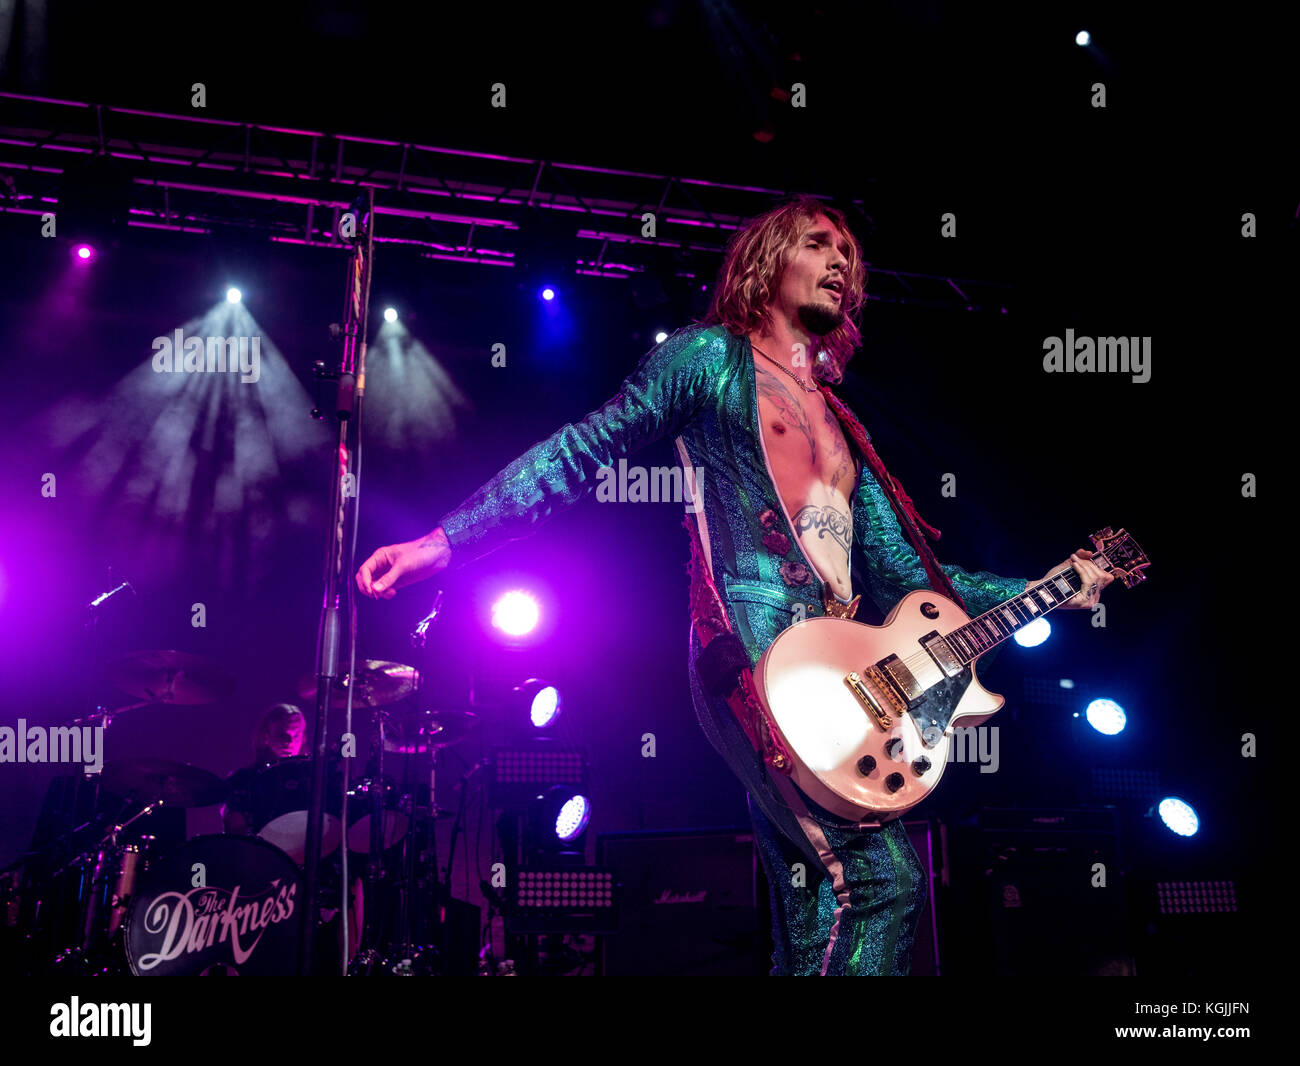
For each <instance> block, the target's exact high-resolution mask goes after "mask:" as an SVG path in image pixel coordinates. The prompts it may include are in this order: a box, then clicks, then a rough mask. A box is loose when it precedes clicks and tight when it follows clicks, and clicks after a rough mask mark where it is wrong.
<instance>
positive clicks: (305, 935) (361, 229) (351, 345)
mask: <svg viewBox="0 0 1300 1066" xmlns="http://www.w3.org/2000/svg"><path fill="white" fill-rule="evenodd" d="M374 214H375V190H374V189H373V188H368V189H366V190H365V191H364V192H363V193H361V194H360V195H359V196H358V197H357V199H356V200H354V201H353V202H352V206H351V207H350V208H349V210H348V213H347V214H345V215H344V216H343V217H344V219H346V218H347V217H348V215H352V216H353V219H354V222H355V224H356V225H355V228H354V233H355V234H356V236H355V237H353V236H352V235H342V237H343V239H344V240H346V241H349V242H350V243H352V245H353V247H352V254H351V256H349V258H348V273H347V287H346V290H345V297H344V306H343V325H342V327H341V328H340V327H337V326H334V327H331V333H332V334H333V335H334V336H335V337H339V336H341V337H342V340H343V357H342V360H341V362H340V364H339V370H338V371H337V372H333V371H327V370H326V369H325V364H324V363H323V362H321V361H317V362H316V363H315V364H314V365H313V367H312V371H313V373H314V375H315V377H316V379H317V389H318V395H319V387H320V382H321V381H334V382H335V383H336V385H337V388H336V390H335V405H334V416H335V417H336V418H337V419H338V438H337V441H336V442H335V444H334V445H333V446H332V450H331V453H330V471H331V474H330V507H329V532H328V537H327V541H326V549H325V574H324V586H325V587H324V596H323V598H322V601H321V613H320V625H319V629H318V631H317V640H316V731H315V734H314V736H313V746H312V756H311V760H312V762H311V795H310V800H309V803H308V808H307V841H306V854H305V856H304V864H303V910H302V921H301V923H300V924H299V926H298V974H299V975H300V976H308V975H310V974H311V973H312V966H313V957H312V956H313V953H314V947H315V945H314V940H315V933H316V920H317V913H318V910H319V907H318V902H317V898H318V896H319V886H320V852H321V826H322V823H323V821H324V817H323V815H324V804H325V752H326V743H325V742H326V740H327V732H328V729H329V708H330V703H331V702H332V697H333V694H334V685H335V679H336V678H337V677H338V675H339V649H340V643H341V633H342V619H341V618H340V588H341V587H343V588H347V587H348V586H347V584H345V583H348V582H350V580H351V575H352V571H353V569H354V565H353V564H354V555H355V550H356V519H357V506H358V503H359V500H360V474H361V471H360V460H361V399H362V396H363V395H364V393H365V385H366V330H367V324H368V322H369V317H370V314H369V312H370V279H371V273H372V270H373V266H374V262H373V257H374ZM312 417H313V418H322V417H324V416H323V414H322V412H321V410H320V405H319V404H318V406H317V408H316V409H315V410H313V411H312ZM350 422H355V423H356V426H357V431H356V434H355V441H356V444H355V451H350V450H349V448H348V424H349V423H350ZM349 475H350V478H349ZM345 484H346V486H347V488H348V489H350V491H345ZM349 532H350V533H351V536H349V535H348V534H349ZM347 602H348V604H349V606H351V607H353V610H352V612H350V613H351V614H355V605H354V601H353V599H352V595H351V590H350V588H349V590H348V600H347ZM354 621H355V619H354V618H353V617H349V626H348V638H349V645H350V647H349V670H348V676H349V678H351V677H352V676H354V675H355V659H356V626H355V625H354V624H352V623H353V622H354ZM347 719H348V722H349V727H350V723H351V719H352V691H351V685H349V686H348V690H347ZM343 766H344V791H345V792H346V790H347V766H348V760H347V755H346V753H345V755H344V760H343ZM344 817H345V819H346V812H345V815H344ZM343 832H344V836H345V838H346V835H347V823H346V820H345V821H344V825H343ZM346 847H347V844H346V839H345V842H344V848H345V849H346ZM347 887H348V886H347V876H346V869H345V876H344V899H345V900H346V899H347ZM342 921H343V922H344V924H345V927H346V923H347V921H348V908H347V906H346V904H345V906H344V907H343V910H342ZM340 971H342V967H340Z"/></svg>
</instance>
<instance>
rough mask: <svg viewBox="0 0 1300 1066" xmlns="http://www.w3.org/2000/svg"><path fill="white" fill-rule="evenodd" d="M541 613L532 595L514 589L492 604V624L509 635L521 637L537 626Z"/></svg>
mask: <svg viewBox="0 0 1300 1066" xmlns="http://www.w3.org/2000/svg"><path fill="white" fill-rule="evenodd" d="M541 614H542V612H541V609H540V608H539V607H538V606H537V601H536V600H535V599H533V597H532V596H530V595H529V594H528V593H526V592H524V591H522V590H520V589H515V590H513V591H511V592H507V593H506V594H505V595H504V596H502V597H501V598H500V599H499V600H497V602H496V603H494V604H493V605H492V624H493V625H494V626H496V627H497V629H499V630H501V632H503V633H506V634H508V635H509V636H512V637H522V636H523V635H524V634H526V633H531V632H532V631H533V630H534V629H535V628H536V627H537V623H538V620H539V619H540V618H541Z"/></svg>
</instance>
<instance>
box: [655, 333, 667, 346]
mask: <svg viewBox="0 0 1300 1066" xmlns="http://www.w3.org/2000/svg"><path fill="white" fill-rule="evenodd" d="M667 339H668V334H667V333H665V332H664V331H663V330H660V331H659V332H658V333H656V334H655V344H663V342H664V341H666V340H667Z"/></svg>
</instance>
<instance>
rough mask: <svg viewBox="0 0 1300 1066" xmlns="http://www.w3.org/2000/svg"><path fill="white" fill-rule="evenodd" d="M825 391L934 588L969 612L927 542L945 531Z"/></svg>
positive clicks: (841, 403) (850, 415)
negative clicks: (930, 519)
mask: <svg viewBox="0 0 1300 1066" xmlns="http://www.w3.org/2000/svg"><path fill="white" fill-rule="evenodd" d="M821 391H822V395H823V396H824V397H826V403H827V404H828V405H829V406H830V409H831V410H832V411H834V412H835V414H836V416H837V417H838V418H839V420H840V422H841V423H842V424H843V426H844V428H845V429H847V430H848V431H849V436H851V437H852V438H853V442H854V443H855V444H856V445H857V446H858V450H859V451H860V452H862V456H863V458H864V459H865V460H866V462H867V465H868V466H870V467H871V472H872V473H873V474H875V476H876V480H877V481H878V482H879V483H880V486H881V488H883V489H884V490H885V496H886V497H888V499H889V506H890V507H892V508H893V509H894V514H896V515H897V516H898V520H899V522H901V523H902V525H903V531H904V532H905V533H906V534H907V539H908V540H909V541H911V542H912V547H913V548H915V549H916V554H917V555H919V556H920V557H921V565H922V566H924V567H925V572H926V575H927V576H928V577H929V579H930V588H932V589H933V590H934V591H935V592H940V593H942V594H943V595H945V596H947V597H948V598H949V599H950V600H953V601H954V602H955V603H957V604H958V605H959V606H960V607H961V609H962V610H963V611H966V604H965V602H964V601H963V600H962V598H961V597H960V596H959V595H958V594H957V590H956V589H955V588H953V584H952V581H950V580H949V578H948V575H947V574H945V573H944V572H943V569H942V568H941V567H940V566H939V560H937V559H936V558H935V557H934V552H932V551H931V550H930V545H928V544H927V543H926V542H925V538H926V536H928V537H929V538H930V539H931V540H936V541H937V540H938V539H939V538H940V537H941V536H943V534H942V533H940V532H939V531H938V530H937V529H935V528H934V526H932V525H930V523H929V522H927V521H926V520H925V519H924V518H922V517H921V515H920V513H919V512H918V511H917V509H916V504H914V503H913V502H912V497H910V496H909V495H908V494H907V491H906V490H905V489H904V488H903V483H902V482H901V481H899V480H898V479H897V478H896V477H894V476H893V475H891V474H890V473H889V471H888V470H886V469H885V464H884V463H883V462H882V461H881V458H880V456H879V455H877V454H876V449H875V448H873V447H872V446H871V441H870V440H869V439H868V438H867V431H866V430H865V429H863V428H862V423H861V422H859V421H858V420H857V417H856V416H855V415H854V414H853V412H852V411H850V410H849V408H848V406H847V405H846V404H845V403H844V401H843V400H841V399H840V398H839V397H838V396H836V395H835V393H833V392H831V390H830V386H829V385H826V384H822V385H821ZM918 526H919V527H920V528H919V529H918V528H917V527H918ZM922 529H923V530H925V534H924V535H922V533H921V530H922ZM966 613H967V614H969V613H970V612H969V611H967V612H966Z"/></svg>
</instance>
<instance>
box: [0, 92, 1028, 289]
mask: <svg viewBox="0 0 1300 1066" xmlns="http://www.w3.org/2000/svg"><path fill="white" fill-rule="evenodd" d="M0 111H2V112H3V115H4V117H3V119H0V174H3V175H5V176H6V177H7V178H9V179H10V181H8V182H5V183H4V184H2V185H0V216H4V215H9V214H16V215H29V216H30V215H35V216H39V215H41V214H43V213H45V212H47V211H50V210H51V209H52V205H55V204H57V205H58V210H60V211H62V210H63V207H64V205H63V204H62V203H59V195H60V191H61V188H60V187H61V184H62V181H63V176H64V174H65V172H66V171H68V170H70V169H77V168H78V165H84V164H85V163H86V161H88V160H91V159H94V158H95V157H100V158H102V159H103V161H104V162H105V163H107V164H109V165H111V166H112V167H113V168H114V169H115V170H118V171H120V172H121V173H122V175H123V181H124V187H125V191H126V194H127V197H128V200H127V201H125V202H124V205H123V206H124V209H125V211H126V220H127V225H129V226H131V227H137V228H145V229H162V230H168V231H171V232H174V233H186V234H196V235H203V234H211V233H216V232H222V231H226V230H231V229H237V230H251V231H255V232H258V233H261V234H263V235H264V236H266V237H267V238H269V239H270V240H271V241H275V242H282V243H289V244H306V245H313V246H319V247H325V248H336V249H337V248H341V247H344V245H343V244H342V243H341V241H340V239H339V236H338V227H339V221H340V219H341V217H342V215H343V214H344V212H346V211H347V210H348V208H349V207H350V206H351V204H352V201H353V198H354V196H355V194H356V190H357V187H358V186H359V185H360V184H362V183H364V184H365V185H370V186H373V187H374V188H375V190H376V206H375V214H376V215H377V216H378V221H377V223H376V226H375V241H376V243H378V244H386V245H389V246H391V247H400V246H409V247H410V248H411V249H412V250H413V251H414V252H415V253H417V254H419V255H421V256H423V257H425V258H430V259H446V260H451V261H455V262H462V263H476V264H482V265H489V266H505V267H514V266H516V265H517V261H518V260H519V259H520V253H521V252H522V251H524V250H526V234H525V233H524V232H523V230H526V229H527V227H528V222H527V220H528V219H529V218H530V217H531V218H533V219H536V218H539V217H545V216H550V219H551V220H552V221H553V223H556V222H559V221H563V222H564V228H565V231H566V232H567V233H569V234H571V235H572V240H573V243H574V246H575V247H576V248H577V249H578V250H579V254H578V256H577V261H576V264H575V266H576V269H575V270H574V272H575V273H578V274H586V275H594V276H599V277H605V278H619V279H623V280H628V279H636V278H639V277H643V276H645V275H646V274H648V273H653V274H656V275H662V276H664V277H669V276H671V277H672V278H673V279H674V280H677V281H681V282H682V283H685V284H698V283H700V282H704V283H706V284H707V283H711V282H712V280H713V278H714V277H715V276H716V274H717V270H718V267H719V265H720V263H721V261H722V255H723V251H724V249H725V247H726V244H727V241H728V239H729V238H730V237H731V235H732V234H733V233H735V232H736V230H738V229H739V228H740V227H741V226H742V225H743V224H744V222H745V220H746V219H748V218H752V217H753V216H755V215H757V214H759V213H761V212H762V211H765V210H767V209H768V208H769V207H771V206H772V204H773V203H774V202H776V201H777V200H779V199H781V198H783V197H785V196H787V195H789V194H790V193H792V192H795V191H798V192H802V193H807V194H809V195H813V196H815V197H818V198H820V199H823V200H826V201H827V202H830V201H831V199H832V198H831V197H830V196H828V195H825V194H820V193H817V192H815V191H813V190H808V189H800V190H792V189H769V188H761V187H758V186H754V185H748V184H746V185H738V184H728V183H723V182H717V181H709V180H705V179H702V178H693V177H687V176H677V175H660V174H651V173H645V172H641V171H627V170H618V169H615V168H611V167H600V166H591V165H589V164H581V163H567V162H563V161H559V160H546V159H530V158H524V157H521V156H503V155H500V154H494V153H488V152H474V151H466V150H465V149H463V148H452V147H439V146H434V145H428V144H420V143H416V142H413V141H409V142H403V141H390V140H384V139H382V138H376V137H368V136H361V135H353V134H344V133H328V132H325V131H323V130H309V129H290V128H286V127H284V126H276V125H269V124H262V123H256V122H239V121H227V120H214V119H209V118H201V117H198V116H193V115H183V114H170V113H165V112H154V111H144V110H140V109H135V108H124V107H117V106H110V105H107V104H102V103H93V102H86V101H76V100H59V99H53V98H49V97H36V96H29V95H24V94H21V93H12V92H0ZM843 206H845V207H846V208H847V209H848V211H849V213H850V215H851V216H852V223H853V224H854V225H855V227H857V228H858V229H859V230H861V231H863V232H870V231H871V229H872V227H873V226H874V223H873V222H872V219H871V216H870V213H869V209H868V204H867V203H866V201H864V200H860V199H855V200H850V201H848V202H846V203H845V204H844V205H843ZM521 213H522V217H523V219H524V223H523V226H522V227H521V223H520V219H521ZM647 214H650V215H653V216H654V218H655V222H656V224H655V228H654V231H653V235H649V236H647V235H646V228H645V225H644V222H643V219H644V217H645V216H646V215H647ZM570 220H571V221H570ZM23 224H24V225H26V220H23ZM870 270H871V297H870V298H871V299H872V300H873V301H884V302H886V303H900V304H911V305H915V306H921V307H936V308H945V309H950V310H971V311H992V312H994V313H1002V312H1004V311H1005V309H1006V303H1007V300H1008V294H1009V291H1010V286H1009V285H1008V284H1006V283H1004V282H989V281H981V280H978V279H974V278H964V277H957V276H950V275H945V274H925V273H920V272H916V271H905V270H896V269H893V268H891V267H889V266H888V265H887V264H880V263H873V264H870Z"/></svg>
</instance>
